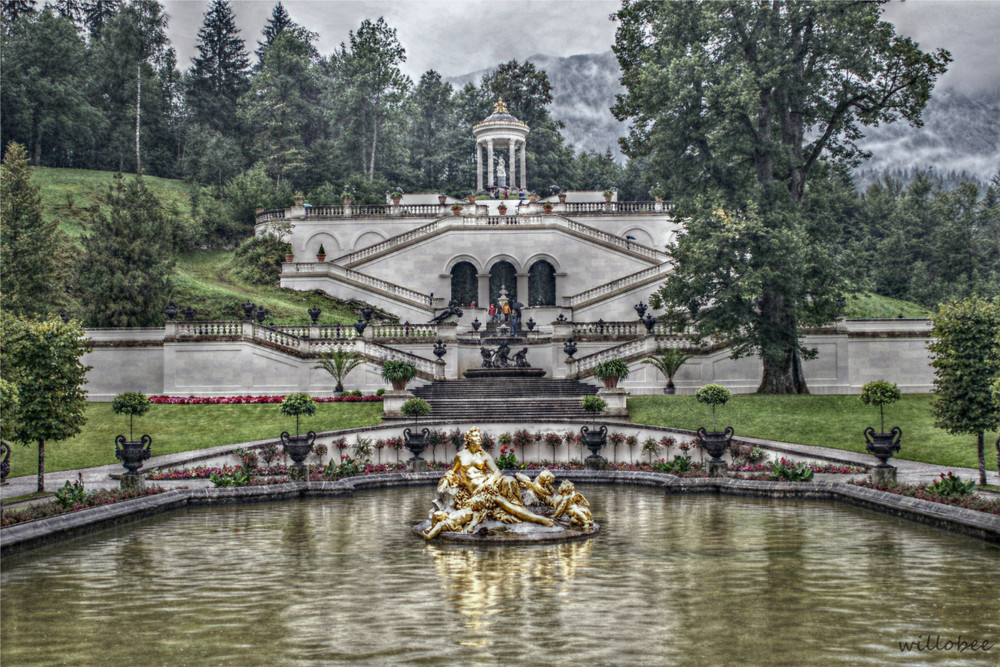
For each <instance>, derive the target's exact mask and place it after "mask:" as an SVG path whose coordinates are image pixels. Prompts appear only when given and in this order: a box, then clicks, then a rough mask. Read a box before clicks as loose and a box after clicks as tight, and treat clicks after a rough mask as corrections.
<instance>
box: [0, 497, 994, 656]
mask: <svg viewBox="0 0 1000 667" xmlns="http://www.w3.org/2000/svg"><path fill="white" fill-rule="evenodd" d="M580 489H581V490H583V491H584V493H585V494H586V495H587V497H588V499H589V500H590V501H591V503H592V507H593V509H594V518H595V519H596V520H597V521H598V522H600V523H601V524H602V531H601V533H600V534H599V535H598V536H597V537H596V538H594V539H591V540H584V541H577V542H572V543H565V544H560V545H547V546H546V545H538V546H515V547H509V546H508V547H475V546H467V545H458V544H451V543H435V542H432V543H425V542H424V541H423V540H422V539H420V538H419V537H417V536H415V535H413V534H412V533H411V532H410V526H411V525H412V524H414V523H417V522H419V521H422V520H423V519H424V518H426V512H427V509H428V507H429V502H430V498H431V496H432V495H433V487H424V488H410V489H399V490H388V491H370V492H363V493H359V494H357V495H356V496H354V497H353V498H329V499H315V500H307V501H294V502H285V503H274V504H266V505H243V506H233V507H215V508H189V509H186V510H182V511H178V512H174V513H171V514H167V515H164V516H161V517H156V518H153V519H149V520H146V521H143V522H141V523H138V524H134V525H132V526H129V527H127V528H123V529H120V530H116V531H109V532H105V533H101V534H100V535H98V536H94V537H88V538H83V539H80V540H76V541H73V542H70V543H66V544H63V545H59V546H55V547H51V548H46V549H43V550H38V551H34V552H31V553H29V554H26V555H23V556H19V557H15V558H11V559H8V560H5V561H4V562H3V571H2V574H0V595H2V604H0V633H2V638H0V639H2V650H3V663H4V664H5V665H26V664H74V665H78V664H103V665H125V664H142V665H180V664H240V665H243V664H253V665H262V664H268V665H286V664H287V665H300V664H329V663H337V662H359V661H360V662H368V663H371V664H393V663H399V662H415V661H416V662H419V661H429V662H447V663H461V664H477V663H497V662H502V663H505V664H506V663H515V664H527V663H533V664H563V663H570V662H574V663H578V664H685V665H688V664H695V665H697V664H705V665H717V664H723V663H737V662H742V663H746V664H809V663H813V664H831V663H839V664H864V663H869V664H879V665H881V664H887V663H889V664H893V663H900V664H917V663H921V664H924V663H928V662H931V663H934V662H938V663H941V664H996V663H997V661H998V660H1000V646H997V647H993V648H992V649H991V651H990V652H988V653H985V654H984V653H983V652H982V651H981V650H980V651H977V652H971V651H968V650H967V651H965V652H963V653H959V652H958V651H957V650H951V651H933V652H929V653H928V652H923V653H918V652H916V651H912V652H905V651H901V650H900V646H899V644H900V642H914V641H917V640H918V638H920V637H926V635H928V634H930V635H932V642H933V637H934V636H937V635H940V636H941V644H942V645H943V643H944V642H945V641H947V640H949V639H950V640H952V641H954V640H956V639H957V638H958V636H959V635H961V637H962V639H963V640H973V639H976V640H983V639H985V640H987V641H989V642H991V643H997V644H1000V596H998V594H997V574H998V570H1000V567H998V566H1000V551H998V550H997V549H996V548H995V547H990V546H988V545H985V544H983V543H981V542H978V541H976V540H973V539H971V538H964V537H960V536H955V535H951V534H949V533H946V532H944V531H941V530H937V529H933V528H927V527H923V526H920V525H918V524H914V523H911V522H906V521H901V520H896V519H892V518H888V517H885V516H882V515H880V514H877V513H874V512H869V511H866V510H861V509H857V508H853V507H849V506H843V505H839V504H833V503H828V502H805V501H801V502H800V501H768V500H757V499H743V498H732V497H716V496H672V495H664V494H663V493H662V492H659V491H656V490H652V489H641V488H640V489H635V488H620V487H610V486H590V485H587V486H583V485H581V486H580Z"/></svg>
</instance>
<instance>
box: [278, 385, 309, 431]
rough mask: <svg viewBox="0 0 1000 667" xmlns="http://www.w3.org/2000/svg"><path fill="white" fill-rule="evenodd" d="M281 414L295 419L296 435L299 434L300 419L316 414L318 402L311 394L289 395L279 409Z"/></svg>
mask: <svg viewBox="0 0 1000 667" xmlns="http://www.w3.org/2000/svg"><path fill="white" fill-rule="evenodd" d="M278 409H279V410H281V414H283V415H287V416H289V417H295V435H296V436H297V435H298V434H299V417H300V416H301V415H307V416H308V415H313V414H316V401H314V400H313V397H312V396H310V395H309V394H289V395H288V396H285V400H283V401H282V402H281V406H280V407H279V408H278Z"/></svg>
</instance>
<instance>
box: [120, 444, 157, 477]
mask: <svg viewBox="0 0 1000 667" xmlns="http://www.w3.org/2000/svg"><path fill="white" fill-rule="evenodd" d="M152 443H153V439H152V438H150V437H149V436H148V435H144V436H142V438H140V439H139V441H138V442H128V441H127V440H125V436H124V435H119V436H118V437H116V438H115V458H116V459H118V460H119V461H121V462H122V465H123V466H124V467H125V470H127V471H128V472H129V474H135V473H136V472H137V471H138V470H139V468H141V467H142V462H143V461H145V460H146V459H148V458H149V457H150V455H151V453H150V449H149V446H150V445H151V444H152Z"/></svg>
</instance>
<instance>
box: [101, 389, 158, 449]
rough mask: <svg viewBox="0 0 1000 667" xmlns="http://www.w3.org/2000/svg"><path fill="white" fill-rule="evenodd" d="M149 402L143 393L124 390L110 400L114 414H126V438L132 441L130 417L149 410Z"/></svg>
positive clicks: (141, 414)
mask: <svg viewBox="0 0 1000 667" xmlns="http://www.w3.org/2000/svg"><path fill="white" fill-rule="evenodd" d="M150 405H151V403H150V402H149V399H148V398H147V397H146V395H145V394H138V393H133V392H125V393H122V394H118V395H117V396H115V400H113V401H112V402H111V410H112V412H114V413H115V414H116V415H128V439H129V442H132V440H133V438H132V419H133V417H141V416H143V415H144V414H146V413H147V412H149V406H150Z"/></svg>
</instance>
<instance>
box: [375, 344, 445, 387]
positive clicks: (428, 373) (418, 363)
mask: <svg viewBox="0 0 1000 667" xmlns="http://www.w3.org/2000/svg"><path fill="white" fill-rule="evenodd" d="M355 345H356V346H357V347H356V349H357V350H358V351H359V352H361V354H362V355H364V356H365V357H367V358H368V359H371V360H373V361H375V362H376V363H381V362H383V361H389V360H392V361H406V362H408V363H411V364H413V365H414V367H416V369H417V375H418V376H420V377H422V378H424V379H427V380H433V379H434V375H435V373H434V371H435V369H436V366H437V365H436V364H435V362H433V361H431V360H430V359H425V358H424V357H418V356H417V355H415V354H410V353H409V352H403V351H401V350H396V349H394V348H391V347H388V346H386V345H382V344H381V343H375V342H373V341H370V340H364V339H358V340H357V341H355Z"/></svg>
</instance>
